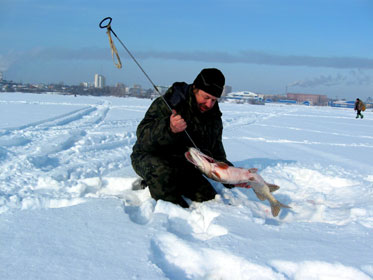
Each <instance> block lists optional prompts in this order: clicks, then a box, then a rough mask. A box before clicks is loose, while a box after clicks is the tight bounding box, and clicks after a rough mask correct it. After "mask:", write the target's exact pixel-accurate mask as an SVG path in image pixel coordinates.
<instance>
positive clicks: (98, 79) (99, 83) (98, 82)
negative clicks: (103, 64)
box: [94, 74, 105, 88]
mask: <svg viewBox="0 0 373 280" xmlns="http://www.w3.org/2000/svg"><path fill="white" fill-rule="evenodd" d="M94 84H95V88H103V87H105V77H104V76H102V75H99V74H95V82H94Z"/></svg>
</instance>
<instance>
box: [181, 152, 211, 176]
mask: <svg viewBox="0 0 373 280" xmlns="http://www.w3.org/2000/svg"><path fill="white" fill-rule="evenodd" d="M185 157H186V159H187V160H188V161H189V162H190V163H192V164H193V165H194V166H196V167H197V168H198V169H200V170H201V171H202V172H203V173H205V174H207V173H209V171H211V164H213V163H215V162H216V161H215V160H214V159H213V158H212V157H209V156H207V155H205V154H204V153H202V152H201V151H200V150H197V149H196V148H193V147H191V148H189V149H188V151H187V152H186V153H185Z"/></svg>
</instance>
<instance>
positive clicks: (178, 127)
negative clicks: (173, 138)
mask: <svg viewBox="0 0 373 280" xmlns="http://www.w3.org/2000/svg"><path fill="white" fill-rule="evenodd" d="M170 128H171V131H172V132H173V133H179V132H182V131H184V130H185V129H186V128H187V124H186V122H185V121H184V119H183V118H182V117H181V116H180V115H178V114H177V113H176V111H175V110H172V115H171V117H170Z"/></svg>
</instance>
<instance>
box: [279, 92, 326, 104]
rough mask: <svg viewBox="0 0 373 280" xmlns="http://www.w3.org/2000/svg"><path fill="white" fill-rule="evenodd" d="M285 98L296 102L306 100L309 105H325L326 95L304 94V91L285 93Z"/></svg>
mask: <svg viewBox="0 0 373 280" xmlns="http://www.w3.org/2000/svg"><path fill="white" fill-rule="evenodd" d="M286 96H287V99H290V100H295V101H297V102H298V103H304V102H306V101H308V103H309V105H318V106H327V105H328V101H329V99H328V97H327V96H326V95H320V94H305V93H287V94H286Z"/></svg>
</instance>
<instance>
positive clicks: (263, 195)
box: [185, 147, 291, 217]
mask: <svg viewBox="0 0 373 280" xmlns="http://www.w3.org/2000/svg"><path fill="white" fill-rule="evenodd" d="M185 157H186V159H187V160H188V161H189V162H190V163H192V164H194V165H195V166H196V167H197V168H198V169H199V170H200V171H201V172H202V173H203V174H205V175H206V176H207V177H209V178H210V179H212V180H214V181H218V182H221V183H223V184H232V185H240V184H242V185H246V184H247V185H248V186H249V187H251V188H252V189H253V190H254V193H255V194H256V196H257V197H258V199H260V200H262V201H263V200H268V201H269V204H270V205H271V212H272V215H273V216H274V217H276V216H277V215H278V214H279V212H280V209H281V208H291V207H289V206H287V205H285V204H282V203H281V202H279V201H278V200H277V199H276V198H275V197H274V196H273V195H272V194H271V192H274V191H276V190H278V189H279V188H280V187H279V186H277V185H274V184H269V183H267V182H266V181H264V179H263V178H262V176H260V175H259V174H258V173H257V169H256V168H250V169H245V168H239V167H233V166H229V165H228V164H226V163H224V162H219V161H216V160H215V159H213V158H211V157H209V156H207V155H205V154H204V153H202V152H201V151H199V150H197V149H195V148H192V147H191V148H189V149H188V151H187V152H186V153H185Z"/></svg>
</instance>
